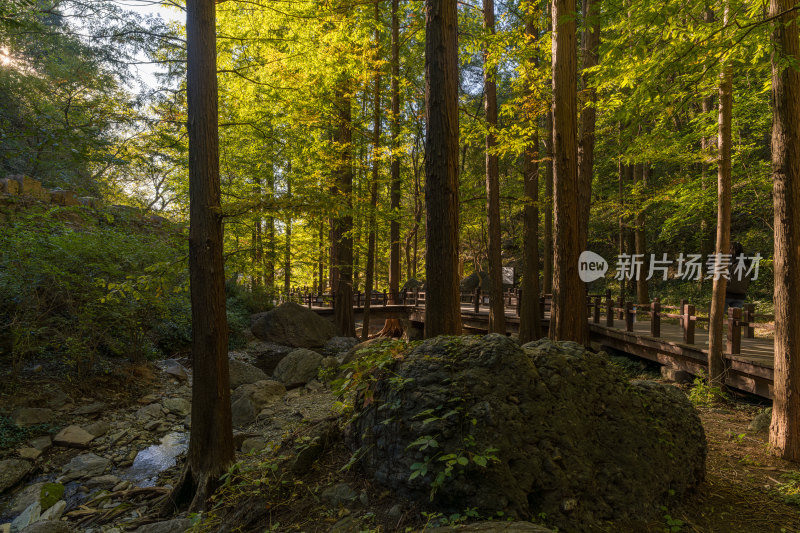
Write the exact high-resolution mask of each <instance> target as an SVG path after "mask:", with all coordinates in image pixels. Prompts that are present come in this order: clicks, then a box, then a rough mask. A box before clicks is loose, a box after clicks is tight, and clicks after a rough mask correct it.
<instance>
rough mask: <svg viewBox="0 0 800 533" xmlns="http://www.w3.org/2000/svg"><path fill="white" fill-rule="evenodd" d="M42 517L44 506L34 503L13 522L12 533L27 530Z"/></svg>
mask: <svg viewBox="0 0 800 533" xmlns="http://www.w3.org/2000/svg"><path fill="white" fill-rule="evenodd" d="M41 515H42V506H41V505H39V502H38V501H37V502H33V503H32V504H30V505H29V506H28V507H26V508H25V510H24V511H22V513H21V514H20V515H19V516H17V517H16V518H15V519H14V520H13V521H12V522H11V531H20V530H22V529H25V528H26V527H28V526H29V525H31V524H32V523H34V522H36V521H37V520H39V517H40V516H41Z"/></svg>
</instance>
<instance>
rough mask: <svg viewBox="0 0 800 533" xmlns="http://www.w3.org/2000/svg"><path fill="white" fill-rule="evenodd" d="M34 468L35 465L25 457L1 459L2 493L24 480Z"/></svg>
mask: <svg viewBox="0 0 800 533" xmlns="http://www.w3.org/2000/svg"><path fill="white" fill-rule="evenodd" d="M32 468H33V465H31V463H30V462H28V461H25V460H24V459H5V460H3V461H0V494H2V493H4V492H5V491H7V490H8V489H10V488H12V487H14V486H15V485H16V484H17V483H19V482H20V481H22V479H23V478H24V477H25V476H27V475H28V473H29V472H30V471H31V469H32Z"/></svg>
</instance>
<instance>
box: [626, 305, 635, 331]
mask: <svg viewBox="0 0 800 533" xmlns="http://www.w3.org/2000/svg"><path fill="white" fill-rule="evenodd" d="M624 309H625V331H633V321H634V319H635V315H634V311H633V302H631V301H628V302H625V308H624Z"/></svg>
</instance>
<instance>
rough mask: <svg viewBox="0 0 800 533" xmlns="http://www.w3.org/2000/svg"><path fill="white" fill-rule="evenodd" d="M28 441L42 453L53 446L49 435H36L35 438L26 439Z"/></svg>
mask: <svg viewBox="0 0 800 533" xmlns="http://www.w3.org/2000/svg"><path fill="white" fill-rule="evenodd" d="M28 443H29V444H30V445H31V446H32V447H34V448H36V449H37V450H39V451H40V452H42V453H44V452H46V451H47V450H49V449H50V448H52V447H53V439H51V438H50V436H49V435H44V436H43V437H36V438H35V439H31V440H30V441H28Z"/></svg>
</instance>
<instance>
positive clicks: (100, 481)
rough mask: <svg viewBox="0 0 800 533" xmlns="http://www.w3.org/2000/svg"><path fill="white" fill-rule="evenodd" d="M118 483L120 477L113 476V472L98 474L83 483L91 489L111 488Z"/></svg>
mask: <svg viewBox="0 0 800 533" xmlns="http://www.w3.org/2000/svg"><path fill="white" fill-rule="evenodd" d="M117 483H119V478H118V477H117V476H113V475H111V474H105V475H102V476H97V477H93V478H91V479H87V480H86V481H84V482H83V485H84V486H85V487H88V488H90V489H96V488H101V489H111V488H113V487H114V486H115V485H116V484H117Z"/></svg>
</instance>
